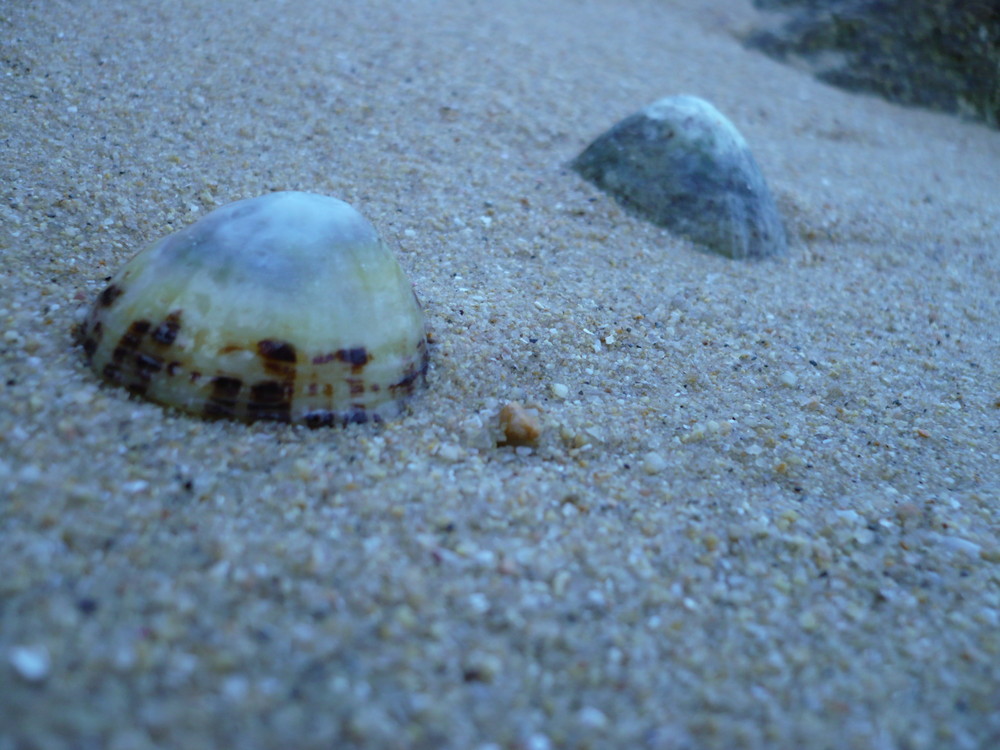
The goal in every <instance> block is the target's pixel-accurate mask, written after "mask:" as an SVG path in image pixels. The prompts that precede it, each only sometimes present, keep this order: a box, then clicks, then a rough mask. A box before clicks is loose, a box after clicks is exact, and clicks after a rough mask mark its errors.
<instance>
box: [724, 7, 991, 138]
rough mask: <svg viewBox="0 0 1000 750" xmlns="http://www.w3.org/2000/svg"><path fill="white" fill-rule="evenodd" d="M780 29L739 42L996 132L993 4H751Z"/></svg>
mask: <svg viewBox="0 0 1000 750" xmlns="http://www.w3.org/2000/svg"><path fill="white" fill-rule="evenodd" d="M754 2H755V4H756V5H757V7H759V8H762V9H765V10H776V11H783V12H784V13H785V15H784V16H782V18H783V21H784V23H783V25H781V26H780V28H777V29H772V30H757V31H754V32H752V33H751V34H749V35H748V36H747V37H746V38H745V39H744V41H745V42H746V44H747V45H748V46H750V47H753V48H755V49H759V50H761V51H763V52H766V53H767V54H769V55H771V56H772V57H775V58H777V59H779V60H784V61H790V62H797V63H799V64H801V65H803V66H804V67H805V68H806V69H807V70H809V71H811V72H812V73H814V74H815V75H816V77H818V78H819V79H821V80H823V81H826V82H828V83H832V84H834V85H836V86H840V87H842V88H846V89H849V90H852V91H865V92H872V93H876V94H879V95H881V96H883V97H885V98H886V99H888V100H889V101H893V102H898V103H901V104H915V105H919V106H923V107H929V108H931V109H937V110H941V111H944V112H959V113H962V114H965V115H968V116H971V117H974V118H976V119H979V120H982V121H984V122H986V123H988V124H990V125H992V126H993V127H1000V2H998V0H754Z"/></svg>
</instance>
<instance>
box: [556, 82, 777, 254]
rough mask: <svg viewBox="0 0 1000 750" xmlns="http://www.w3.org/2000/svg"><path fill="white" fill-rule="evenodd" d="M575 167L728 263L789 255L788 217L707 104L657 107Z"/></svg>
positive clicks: (677, 100) (732, 131) (689, 100)
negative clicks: (784, 221)
mask: <svg viewBox="0 0 1000 750" xmlns="http://www.w3.org/2000/svg"><path fill="white" fill-rule="evenodd" d="M572 167H573V169H575V170H576V171H577V172H578V173H579V174H580V175H581V176H582V177H584V178H585V179H587V180H589V181H590V182H592V183H594V184H595V185H597V187H599V188H601V189H602V190H604V191H606V192H607V193H610V194H611V195H612V196H613V197H614V198H615V199H616V200H618V202H619V203H621V204H622V205H623V206H625V207H626V208H628V209H630V210H632V211H634V212H635V213H636V214H638V215H639V216H641V217H643V218H645V219H648V220H649V221H652V222H654V223H655V224H659V225H660V226H663V227H666V228H668V229H670V230H671V231H673V232H676V233H677V234H680V235H684V236H686V237H688V238H689V239H691V240H693V241H695V242H697V243H699V244H701V245H704V246H705V247H706V248H708V249H709V250H712V251H713V252H716V253H719V254H720V255H725V256H727V257H730V258H760V257H764V256H768V255H778V254H781V253H783V252H785V250H786V242H785V230H784V227H783V226H782V224H781V217H780V215H779V214H778V210H777V208H776V207H775V205H774V199H773V198H772V197H771V192H770V190H768V187H767V183H766V182H765V181H764V177H763V175H761V173H760V168H759V167H758V166H757V162H756V161H754V158H753V155H752V154H751V153H750V149H749V148H748V147H747V144H746V141H744V140H743V137H742V136H741V135H740V133H739V131H737V130H736V128H735V127H734V126H733V124H732V123H731V122H729V120H727V119H726V118H725V117H723V116H722V114H721V113H720V112H719V111H718V110H717V109H716V108H715V107H713V106H712V105H711V104H709V103H708V102H706V101H704V100H703V99H698V98H696V97H693V96H674V97H668V98H666V99H661V100H660V101H658V102H655V103H654V104H651V105H650V106H648V107H646V108H645V109H644V110H642V111H641V112H637V113H636V114H634V115H632V116H630V117H627V118H626V119H624V120H622V121H621V122H619V123H618V124H617V125H615V126H614V127H613V128H611V130H609V131H607V132H606V133H604V134H603V135H601V136H600V137H599V138H598V139H597V140H595V141H594V142H593V143H592V144H590V146H588V147H587V148H586V149H585V150H584V151H583V153H581V154H580V155H579V156H578V157H577V158H576V159H575V160H574V161H573V163H572Z"/></svg>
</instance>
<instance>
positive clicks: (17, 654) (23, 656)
mask: <svg viewBox="0 0 1000 750" xmlns="http://www.w3.org/2000/svg"><path fill="white" fill-rule="evenodd" d="M10 664H11V666H12V667H14V671H16V672H17V673H18V674H19V675H20V676H21V678H22V679H24V680H27V681H28V682H41V681H43V680H44V679H45V678H46V677H48V676H49V671H50V670H51V669H52V657H51V656H49V650H48V649H47V648H45V646H14V647H13V648H12V649H11V650H10Z"/></svg>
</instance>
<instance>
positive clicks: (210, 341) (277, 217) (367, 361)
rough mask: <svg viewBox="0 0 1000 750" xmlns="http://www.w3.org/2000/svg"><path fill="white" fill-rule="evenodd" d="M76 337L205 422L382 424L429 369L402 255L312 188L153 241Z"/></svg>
mask: <svg viewBox="0 0 1000 750" xmlns="http://www.w3.org/2000/svg"><path fill="white" fill-rule="evenodd" d="M81 333H82V335H81V339H82V343H83V348H84V351H85V352H86V355H87V359H88V360H89V362H90V364H91V366H92V367H93V368H94V370H95V371H96V372H97V373H98V374H100V375H101V376H103V377H104V378H105V379H106V380H108V381H109V382H111V383H114V384H116V385H121V386H124V387H126V388H127V389H128V390H129V391H131V392H132V393H136V394H140V395H142V396H145V397H146V398H149V399H151V400H153V401H156V402H158V403H161V404H165V405H167V406H173V407H176V408H178V409H181V410H182V411H186V412H190V413H193V414H199V415H202V416H205V417H231V418H234V419H240V420H244V421H255V420H273V421H280V422H296V423H303V424H306V425H309V426H310V427H319V426H324V425H335V424H347V423H350V422H367V421H369V420H374V421H381V420H382V419H386V418H390V417H393V416H395V415H397V414H398V413H399V412H400V410H401V408H402V404H403V402H404V401H405V400H406V398H407V397H408V396H410V395H411V394H412V393H413V392H414V390H415V389H416V388H417V387H418V386H419V385H422V384H423V383H424V381H425V379H426V373H427V361H428V354H427V340H426V335H425V330H424V319H423V313H422V311H421V309H420V304H419V302H418V301H417V298H416V295H415V294H414V293H413V290H412V288H411V286H410V283H409V281H408V280H407V279H406V277H405V275H404V274H403V271H402V269H400V267H399V264H398V263H397V262H396V258H395V257H394V255H393V254H392V252H391V251H390V250H389V248H388V247H386V245H385V244H384V243H383V242H382V241H381V240H380V239H379V236H378V234H377V233H376V232H375V229H374V228H373V227H372V225H371V224H370V223H368V221H367V220H365V218H364V217H362V216H361V214H359V213H358V212H357V211H356V210H355V209H353V208H352V207H351V206H350V205H348V204H347V203H344V202H343V201H340V200H337V199H336V198H330V197H327V196H322V195H313V194H310V193H300V192H281V193H271V194H269V195H265V196H262V197H259V198H252V199H249V200H243V201H238V202H236V203H231V204H229V205H226V206H223V207H222V208H219V209H217V210H215V211H213V212H212V213H210V214H208V215H207V216H205V217H204V218H202V219H201V220H200V221H198V222H196V223H195V224H193V225H191V226H190V227H187V228H186V229H183V230H181V231H179V232H177V233H175V234H172V235H169V236H168V237H165V238H163V239H162V240H159V241H158V242H155V243H153V244H152V245H150V246H149V247H147V248H146V249H145V250H143V251H142V252H140V253H139V254H138V255H136V256H135V257H134V258H132V259H131V260H130V261H129V262H128V263H126V264H125V266H124V267H123V268H122V269H121V270H120V271H119V272H118V273H117V274H115V276H114V277H113V278H112V279H111V281H110V283H109V284H108V286H107V287H106V288H105V289H104V291H103V292H101V294H100V295H99V296H98V298H97V301H96V302H95V303H94V306H93V308H92V309H91V310H90V313H89V315H88V316H87V319H86V322H85V323H84V325H83V328H82V332H81Z"/></svg>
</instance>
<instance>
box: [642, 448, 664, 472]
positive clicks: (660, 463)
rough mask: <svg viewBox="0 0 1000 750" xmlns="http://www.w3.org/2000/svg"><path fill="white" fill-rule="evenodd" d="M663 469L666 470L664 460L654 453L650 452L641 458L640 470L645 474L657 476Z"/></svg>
mask: <svg viewBox="0 0 1000 750" xmlns="http://www.w3.org/2000/svg"><path fill="white" fill-rule="evenodd" d="M665 468H667V462H666V459H664V458H663V456H661V455H660V454H659V453H656V452H655V451H650V452H649V453H647V454H646V455H645V456H643V457H642V470H643V471H645V472H646V473H647V474H659V473H660V472H661V471H663V470H664V469H665Z"/></svg>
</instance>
